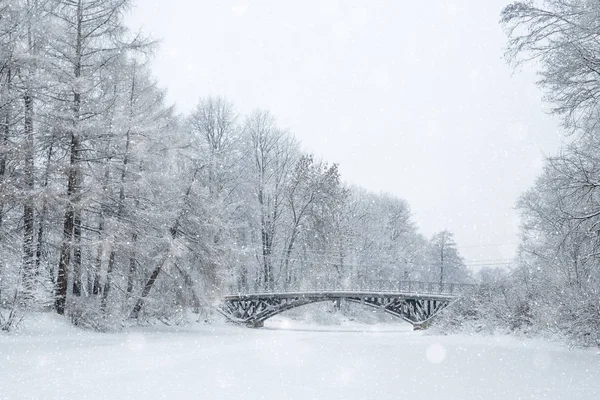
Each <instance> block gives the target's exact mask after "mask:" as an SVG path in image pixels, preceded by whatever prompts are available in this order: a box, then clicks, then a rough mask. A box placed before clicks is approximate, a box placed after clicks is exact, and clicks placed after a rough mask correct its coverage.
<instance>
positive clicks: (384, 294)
mask: <svg viewBox="0 0 600 400" xmlns="http://www.w3.org/2000/svg"><path fill="white" fill-rule="evenodd" d="M461 293H462V292H458V291H457V292H455V293H422V292H416V291H415V292H393V291H354V290H323V291H321V290H319V291H294V292H256V293H239V294H231V295H227V296H225V297H224V300H242V299H246V300H251V299H265V298H296V297H300V298H311V299H321V298H322V299H323V300H327V299H342V298H349V297H360V298H368V297H381V298H411V299H428V300H452V299H455V298H456V297H458V296H459V295H460V294H461Z"/></svg>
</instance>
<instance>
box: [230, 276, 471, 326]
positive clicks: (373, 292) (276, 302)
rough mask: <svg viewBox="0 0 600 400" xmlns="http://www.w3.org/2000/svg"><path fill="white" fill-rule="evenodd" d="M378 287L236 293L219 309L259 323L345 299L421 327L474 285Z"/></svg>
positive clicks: (235, 317)
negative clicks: (297, 309) (301, 309)
mask: <svg viewBox="0 0 600 400" xmlns="http://www.w3.org/2000/svg"><path fill="white" fill-rule="evenodd" d="M385 286H386V287H381V286H380V287H379V288H371V289H369V288H356V289H354V290H352V289H338V288H318V289H315V290H302V291H272V292H271V291H270V292H254V293H239V294H235V295H229V296H225V298H224V301H223V304H222V306H221V311H222V312H223V314H224V315H225V316H226V317H227V318H229V319H230V320H231V321H234V322H238V323H243V324H245V325H247V326H250V327H261V326H263V323H264V321H265V320H267V319H268V318H271V317H272V316H274V315H277V314H279V313H282V312H284V311H287V310H291V309H292V308H296V307H300V306H303V305H306V304H311V303H317V302H321V301H340V300H346V301H349V302H353V303H359V304H364V305H367V306H371V307H377V308H380V309H382V310H384V311H385V312H387V313H390V314H392V315H394V316H396V317H399V318H402V319H403V320H405V321H406V322H408V323H410V324H412V325H413V327H414V328H415V329H421V328H423V326H424V324H425V323H426V322H427V321H429V320H430V319H431V318H432V317H433V316H435V315H436V314H437V313H438V312H440V311H441V310H443V309H444V308H445V307H446V306H448V304H450V303H451V302H452V301H453V300H455V299H457V298H458V297H459V296H460V295H461V294H463V293H464V292H465V291H467V290H469V289H470V288H472V287H473V286H474V285H469V284H454V283H442V284H440V283H433V282H412V281H411V282H408V281H406V282H396V283H394V284H386V285H385Z"/></svg>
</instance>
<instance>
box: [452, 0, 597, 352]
mask: <svg viewBox="0 0 600 400" xmlns="http://www.w3.org/2000/svg"><path fill="white" fill-rule="evenodd" d="M501 23H502V25H503V26H504V28H505V29H506V31H507V34H508V37H509V42H508V49H507V58H508V61H509V62H510V63H511V64H513V65H515V66H519V65H520V64H522V63H524V62H530V63H533V64H534V65H535V66H536V67H537V68H538V73H539V77H540V79H539V82H538V83H539V85H540V87H541V88H542V89H543V90H544V93H545V98H546V100H547V102H548V104H550V105H551V106H552V111H553V112H554V113H555V114H556V115H558V116H559V117H560V119H561V121H562V127H563V130H564V132H565V134H566V135H567V137H568V138H570V141H569V144H567V145H566V146H564V148H562V149H561V150H560V151H559V152H558V154H556V155H554V156H551V157H547V159H546V160H545V163H544V167H543V171H542V173H541V175H540V176H539V177H538V178H537V180H536V182H535V183H534V185H533V186H532V187H531V188H530V189H529V190H528V191H527V192H526V193H524V194H523V195H522V196H521V198H520V199H519V201H518V202H517V209H518V210H519V212H520V214H521V241H520V245H519V249H518V254H517V263H518V267H517V268H515V269H513V270H512V271H511V272H510V273H508V274H507V273H504V272H502V271H493V270H488V271H484V280H485V281H486V282H487V283H489V285H488V286H485V287H482V288H481V289H480V290H479V291H478V292H477V293H474V295H473V296H474V297H475V298H469V299H464V301H462V302H461V303H460V304H458V305H457V307H456V313H454V314H449V315H448V318H447V319H446V320H445V321H443V323H442V324H441V325H442V326H443V327H444V328H449V327H453V326H454V327H455V326H456V325H461V324H466V325H473V324H474V325H475V327H476V328H477V329H496V328H499V327H500V328H508V329H511V330H515V329H517V330H525V331H533V332H544V333H547V332H551V333H557V334H559V335H561V336H566V337H568V338H570V339H571V340H572V341H573V343H576V344H580V345H591V346H599V345H600V130H599V128H598V118H599V116H600V113H599V111H600V107H599V106H600V103H599V102H600V98H599V97H598V93H600V79H599V78H600V69H599V67H600V41H599V39H600V3H598V2H596V1H586V0H546V1H543V2H542V1H532V2H515V3H512V4H510V5H508V6H507V7H506V8H504V10H503V11H502V14H501ZM452 318H455V319H454V320H453V321H452Z"/></svg>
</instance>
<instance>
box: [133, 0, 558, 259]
mask: <svg viewBox="0 0 600 400" xmlns="http://www.w3.org/2000/svg"><path fill="white" fill-rule="evenodd" d="M507 3H508V1H505V0H486V1H479V0H456V1H454V2H452V3H451V4H450V2H447V1H441V0H431V1H427V2H419V1H414V2H406V1H398V0H388V1H331V0H329V1H316V0H315V1H311V0H304V1H282V0H269V1H267V0H265V1H252V2H249V1H248V2H243V1H224V0H212V1H208V0H137V6H136V7H135V9H134V10H133V13H132V14H131V15H130V17H129V18H128V20H129V24H130V26H132V27H133V28H139V27H142V28H143V30H144V31H145V32H146V33H149V34H151V35H152V36H153V37H154V38H157V39H161V40H162V44H161V47H160V49H159V51H158V52H157V54H156V59H155V61H154V67H153V71H154V73H155V75H156V77H157V79H158V81H159V83H160V85H161V86H163V87H165V88H167V89H168V93H169V99H170V100H171V101H172V102H175V103H176V104H177V107H178V109H179V110H180V111H182V112H185V111H188V110H190V109H192V108H193V107H194V106H195V104H196V102H197V100H198V98H199V97H202V96H207V95H222V96H225V97H227V98H228V99H230V100H231V101H233V102H234V103H235V105H236V107H237V109H238V111H239V112H241V113H247V112H249V111H251V110H252V109H254V108H264V109H269V110H270V111H272V112H273V114H274V115H275V116H276V117H277V119H278V121H279V124H280V125H281V126H282V127H285V128H289V130H290V131H291V132H292V133H293V134H294V135H295V136H296V137H297V138H299V139H300V141H301V142H302V144H303V146H304V148H305V149H306V150H307V151H310V152H313V153H315V154H316V155H318V156H320V157H322V158H323V159H324V160H326V161H328V162H337V163H339V164H340V169H341V171H342V174H343V177H344V179H345V180H346V181H348V182H350V183H354V184H358V185H360V186H363V187H365V188H367V189H370V190H372V191H375V192H388V193H392V194H395V195H397V196H399V197H402V198H405V199H406V200H407V201H408V202H409V204H410V206H411V208H412V211H413V213H414V216H415V220H416V221H417V222H418V224H419V226H420V229H421V231H422V232H423V233H424V234H425V235H427V236H430V235H431V234H432V233H434V232H436V231H440V230H443V229H449V230H450V231H452V232H454V233H455V237H456V240H457V242H458V244H459V245H460V250H461V253H462V254H463V256H465V258H466V260H467V262H468V263H469V264H472V265H476V264H480V263H482V262H483V261H487V260H505V259H509V258H511V257H512V256H513V255H514V250H515V247H516V243H517V241H518V236H517V235H518V223H519V221H518V214H517V212H516V211H514V209H513V207H514V204H515V202H516V200H517V198H518V196H519V195H520V194H521V193H522V192H523V191H525V190H526V189H527V188H528V187H529V186H530V185H531V184H532V183H533V181H534V179H535V177H536V175H537V174H538V173H539V172H540V168H541V163H542V159H543V156H544V154H552V153H553V152H555V151H556V150H557V149H558V147H559V145H560V141H561V138H560V136H559V133H558V121H557V118H556V117H553V116H550V115H548V114H547V113H546V110H547V109H548V107H547V106H545V105H544V104H543V103H542V101H541V97H542V93H541V92H540V91H539V89H538V88H537V87H536V86H535V84H534V82H535V79H536V77H535V74H534V73H532V72H531V71H520V72H515V73H514V72H513V70H512V69H511V68H510V67H509V66H507V65H506V63H505V61H504V60H503V58H502V57H503V52H504V46H505V43H506V37H505V35H504V33H503V31H502V29H501V27H500V26H499V25H498V19H499V13H500V10H501V9H502V7H503V6H504V5H506V4H507ZM492 262H495V261H492Z"/></svg>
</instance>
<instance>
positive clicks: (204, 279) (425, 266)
mask: <svg viewBox="0 0 600 400" xmlns="http://www.w3.org/2000/svg"><path fill="white" fill-rule="evenodd" d="M131 5H132V4H131V2H130V1H129V0H1V1H0V85H1V86H0V329H2V330H11V329H12V328H13V327H15V326H16V325H18V323H19V321H20V320H21V318H22V317H23V315H25V314H26V313H27V312H28V311H52V312H55V313H58V314H61V315H66V316H68V318H69V320H70V321H71V322H72V323H73V324H75V325H77V326H81V327H84V328H90V329H95V330H100V331H104V330H111V329H118V327H120V326H123V324H125V323H126V322H127V321H131V320H137V321H138V322H140V323H143V322H146V321H173V320H177V319H180V318H183V317H182V316H183V315H185V314H186V312H187V311H189V310H192V311H193V312H195V313H200V314H202V315H204V314H207V313H210V312H211V311H210V310H211V309H213V307H214V306H215V304H216V303H217V302H218V301H219V299H220V298H221V297H222V296H223V295H224V294H227V293H233V292H245V291H257V290H261V291H273V290H287V289H295V290H302V289H307V288H314V287H323V288H356V287H370V288H377V287H378V286H380V285H382V284H383V283H390V282H391V283H394V282H401V281H427V282H440V283H442V282H451V283H477V284H478V285H477V286H476V288H475V289H474V290H473V292H472V293H471V294H469V296H465V297H464V298H463V299H461V300H459V301H458V302H456V303H455V304H454V305H453V306H452V307H451V308H450V309H449V310H448V311H449V312H448V313H445V314H444V316H443V317H441V318H440V319H439V320H438V321H436V323H435V324H436V325H437V327H438V328H437V329H441V330H445V331H452V330H461V329H470V330H476V331H494V330H497V329H502V330H508V331H521V332H531V333H538V334H543V333H546V332H550V333H558V334H560V335H562V336H564V337H567V338H569V339H570V340H573V342H574V343H577V344H579V345H588V346H598V345H600V193H599V191H600V132H599V131H598V128H597V124H596V123H595V122H596V121H595V120H596V118H598V116H599V115H598V114H599V113H598V107H599V104H598V100H597V99H598V92H599V91H600V79H599V77H600V76H599V75H600V71H599V68H600V45H599V44H598V39H599V36H600V22H599V21H600V5H599V4H597V3H596V2H593V1H583V0H566V1H563V0H548V1H545V2H543V5H541V6H540V5H536V4H534V3H529V2H526V3H521V2H516V3H513V4H511V5H509V6H507V7H506V8H505V9H504V10H503V11H502V14H501V24H502V26H503V28H504V29H505V30H506V32H507V36H508V45H507V60H508V62H509V63H511V64H512V65H514V66H515V67H518V66H519V65H521V63H529V64H533V65H534V66H535V67H536V68H537V69H538V70H539V85H540V87H541V88H542V89H543V90H544V93H545V96H546V100H547V102H548V104H550V105H551V106H552V108H553V112H554V113H556V114H557V115H558V116H559V117H560V118H561V121H562V122H563V130H564V132H565V135H567V136H568V138H569V144H568V145H567V146H565V147H564V148H563V149H562V150H561V151H560V153H559V154H556V155H554V156H551V157H548V158H547V159H546V161H545V165H544V168H543V172H542V174H541V176H539V178H538V179H537V181H536V182H535V183H534V185H533V186H532V187H531V188H530V190H529V191H527V192H526V193H524V194H523V195H522V197H521V198H520V199H519V200H518V201H517V203H516V207H517V208H518V210H519V211H520V213H521V235H520V245H519V249H518V254H517V256H516V263H515V265H516V266H515V267H513V268H512V269H511V270H503V269H482V270H481V271H479V272H478V273H477V274H475V273H474V272H472V271H470V270H469V269H468V268H467V266H466V264H465V262H464V260H463V259H462V258H461V256H460V254H459V252H458V249H457V244H456V242H455V241H454V237H453V234H452V233H451V232H449V231H447V230H442V231H440V232H439V233H436V234H434V235H433V236H432V237H429V238H427V237H425V236H424V235H423V234H421V233H420V232H419V230H418V227H417V225H416V223H415V222H414V220H413V217H412V215H411V211H410V207H409V205H408V204H407V202H406V201H405V200H403V199H401V198H397V197H394V196H392V195H388V194H382V193H371V192H369V191H366V190H364V189H362V188H360V187H357V186H354V185H352V184H350V183H347V182H345V181H344V179H343V177H342V176H341V175H340V172H339V169H338V165H337V164H335V163H329V162H327V161H326V160H321V159H319V158H318V157H316V156H315V155H313V154H311V153H310V152H307V151H305V150H304V149H303V148H302V145H301V143H299V141H298V140H297V139H296V138H295V136H294V134H293V132H289V131H288V130H287V129H286V128H285V127H283V126H280V124H278V122H277V118H276V116H275V115H273V114H272V113H270V112H269V111H268V110H264V109H260V104H257V105H256V106H257V107H258V108H257V109H256V110H255V111H254V112H251V113H249V114H248V115H241V114H240V113H238V112H237V111H236V107H235V103H234V100H229V99H226V98H223V97H219V96H210V95H208V94H203V93H199V94H198V98H199V100H198V103H197V105H196V106H195V109H194V110H193V112H191V113H189V114H181V113H179V112H178V111H177V109H176V108H175V106H174V105H171V104H168V103H167V101H166V96H165V91H164V89H162V88H160V87H159V85H158V83H157V82H156V80H155V79H154V78H153V76H152V73H151V62H152V57H153V53H154V52H155V51H156V48H157V46H159V44H158V43H157V42H155V41H154V40H153V39H152V38H150V37H148V36H146V35H145V34H144V33H143V32H131V31H130V30H129V29H128V28H127V26H126V25H125V22H124V16H125V15H126V13H127V12H128V11H129V9H130V7H131ZM474 304H476V306H473V305H474Z"/></svg>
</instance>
